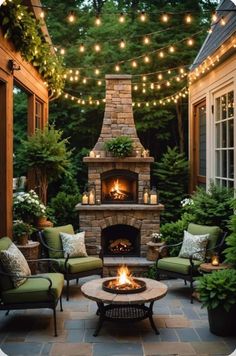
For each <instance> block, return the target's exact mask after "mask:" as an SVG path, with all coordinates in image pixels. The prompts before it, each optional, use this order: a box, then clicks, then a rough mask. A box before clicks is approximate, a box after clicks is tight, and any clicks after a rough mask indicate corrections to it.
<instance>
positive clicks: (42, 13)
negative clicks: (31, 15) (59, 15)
mask: <svg viewBox="0 0 236 356" xmlns="http://www.w3.org/2000/svg"><path fill="white" fill-rule="evenodd" d="M39 17H40V18H41V19H44V17H45V12H44V11H43V10H42V11H41V12H40V15H39Z"/></svg>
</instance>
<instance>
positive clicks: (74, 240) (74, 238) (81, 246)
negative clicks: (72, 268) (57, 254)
mask: <svg viewBox="0 0 236 356" xmlns="http://www.w3.org/2000/svg"><path fill="white" fill-rule="evenodd" d="M84 236H85V232H84V231H83V232H79V233H78V234H75V235H71V234H66V233H65V232H60V237H61V241H62V246H63V251H64V257H65V258H66V257H67V255H68V254H69V255H70V257H84V256H88V255H87V252H86V247H85V243H84Z"/></svg>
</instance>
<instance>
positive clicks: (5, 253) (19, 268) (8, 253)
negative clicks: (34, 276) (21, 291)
mask: <svg viewBox="0 0 236 356" xmlns="http://www.w3.org/2000/svg"><path fill="white" fill-rule="evenodd" d="M0 259H1V262H2V265H3V268H4V271H5V272H6V273H12V274H15V276H14V277H11V280H12V282H13V285H14V287H15V288H17V287H19V286H21V285H22V284H24V283H25V282H26V281H27V278H25V277H20V276H30V275H31V271H30V268H29V265H28V263H27V261H26V259H25V257H24V256H23V254H22V253H21V251H20V250H19V249H18V248H17V247H16V245H15V244H14V243H12V244H11V245H10V246H9V248H8V249H7V250H2V251H1V252H0Z"/></svg>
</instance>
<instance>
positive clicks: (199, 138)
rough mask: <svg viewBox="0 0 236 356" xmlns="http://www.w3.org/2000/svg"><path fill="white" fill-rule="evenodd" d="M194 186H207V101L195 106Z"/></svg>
mask: <svg viewBox="0 0 236 356" xmlns="http://www.w3.org/2000/svg"><path fill="white" fill-rule="evenodd" d="M193 129H194V134H193V137H194V139H193V162H194V164H193V186H194V188H195V187H196V186H203V187H205V186H206V101H205V100H203V101H201V102H200V103H198V104H196V105H195V106H194V123H193Z"/></svg>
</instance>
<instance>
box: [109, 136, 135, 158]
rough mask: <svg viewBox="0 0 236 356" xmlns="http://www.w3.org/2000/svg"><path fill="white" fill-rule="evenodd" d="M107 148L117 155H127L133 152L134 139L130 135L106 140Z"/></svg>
mask: <svg viewBox="0 0 236 356" xmlns="http://www.w3.org/2000/svg"><path fill="white" fill-rule="evenodd" d="M105 149H106V151H108V152H111V153H112V155H113V156H115V157H127V156H129V155H130V154H131V153H132V150H133V144H132V139H131V138H130V137H128V136H119V137H116V138H113V139H111V140H109V141H107V142H105Z"/></svg>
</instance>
